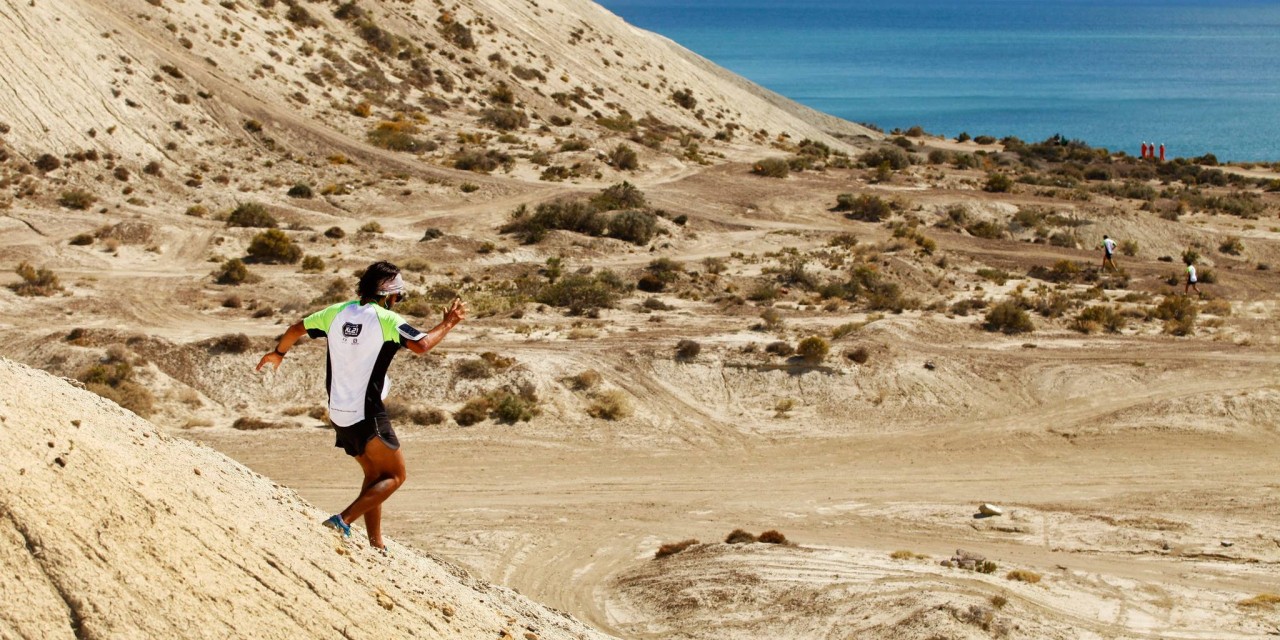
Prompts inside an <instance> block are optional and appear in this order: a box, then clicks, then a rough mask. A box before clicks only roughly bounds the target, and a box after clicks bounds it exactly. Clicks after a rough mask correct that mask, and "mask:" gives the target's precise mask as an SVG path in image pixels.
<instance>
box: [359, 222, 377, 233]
mask: <svg viewBox="0 0 1280 640" xmlns="http://www.w3.org/2000/svg"><path fill="white" fill-rule="evenodd" d="M357 231H359V232H360V233H382V232H383V231H384V229H383V228H382V225H381V224H380V223H379V222H378V221H377V220H370V221H369V222H366V223H364V224H362V225H360V228H359V229H357Z"/></svg>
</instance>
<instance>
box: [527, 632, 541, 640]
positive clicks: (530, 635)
mask: <svg viewBox="0 0 1280 640" xmlns="http://www.w3.org/2000/svg"><path fill="white" fill-rule="evenodd" d="M524 640H538V634H536V633H534V632H532V631H526V632H524Z"/></svg>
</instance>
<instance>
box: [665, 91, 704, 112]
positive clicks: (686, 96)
mask: <svg viewBox="0 0 1280 640" xmlns="http://www.w3.org/2000/svg"><path fill="white" fill-rule="evenodd" d="M671 101H672V102H674V103H676V104H677V105H679V106H681V107H683V108H685V109H689V110H693V109H694V108H696V107H697V106H698V99H697V98H695V97H693V91H692V90H690V89H688V88H685V89H680V90H678V91H673V92H671Z"/></svg>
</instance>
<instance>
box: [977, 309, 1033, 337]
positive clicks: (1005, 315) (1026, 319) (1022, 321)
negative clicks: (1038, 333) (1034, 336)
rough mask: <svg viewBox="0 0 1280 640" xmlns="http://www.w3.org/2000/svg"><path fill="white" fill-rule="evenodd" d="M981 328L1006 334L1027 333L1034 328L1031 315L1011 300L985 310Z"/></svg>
mask: <svg viewBox="0 0 1280 640" xmlns="http://www.w3.org/2000/svg"><path fill="white" fill-rule="evenodd" d="M982 328H984V329H986V330H987V331H1000V332H1002V333H1007V334H1015V333H1027V332H1030V331H1033V330H1034V329H1035V327H1034V325H1032V324H1031V316H1029V315H1027V312H1026V311H1025V310H1024V309H1023V308H1022V307H1019V306H1018V305H1017V304H1014V303H1013V302H1011V301H1005V302H1001V303H1000V304H997V305H996V306H994V307H992V308H991V309H990V310H989V311H987V316H986V318H985V320H984V321H983V323H982Z"/></svg>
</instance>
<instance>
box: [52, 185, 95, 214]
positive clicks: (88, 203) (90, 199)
mask: <svg viewBox="0 0 1280 640" xmlns="http://www.w3.org/2000/svg"><path fill="white" fill-rule="evenodd" d="M97 201H98V198H97V197H96V196H94V195H93V194H92V193H89V192H88V191H85V190H84V189H70V190H68V191H63V192H62V195H61V196H59V197H58V204H60V205H62V206H64V207H66V208H68V209H74V210H76V211H84V210H85V209H88V208H89V207H92V206H93V203H95V202H97Z"/></svg>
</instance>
